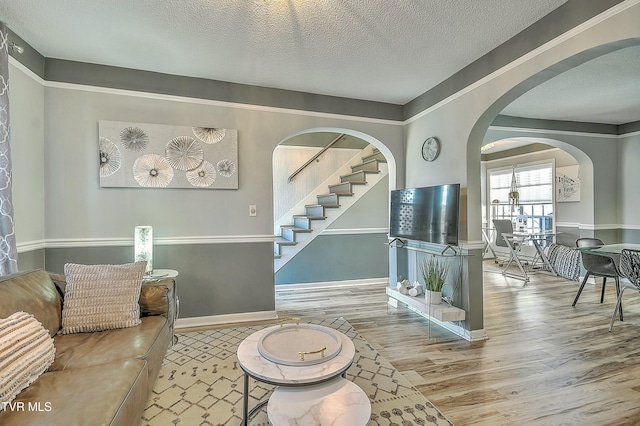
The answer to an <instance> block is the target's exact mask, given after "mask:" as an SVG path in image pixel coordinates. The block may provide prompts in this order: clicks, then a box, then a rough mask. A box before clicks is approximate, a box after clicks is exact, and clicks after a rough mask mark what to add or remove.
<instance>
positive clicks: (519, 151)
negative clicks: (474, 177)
mask: <svg viewBox="0 0 640 426" xmlns="http://www.w3.org/2000/svg"><path fill="white" fill-rule="evenodd" d="M552 148H553V147H552V146H549V145H545V144H542V143H532V144H531V145H525V146H521V147H518V148H513V149H505V150H504V151H499V152H494V153H491V154H481V155H480V158H481V160H482V161H493V160H500V159H503V158H509V157H514V156H516V155H524V154H533V153H534V152H540V151H546V150H548V149H552Z"/></svg>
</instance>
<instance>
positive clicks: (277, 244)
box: [273, 236, 298, 259]
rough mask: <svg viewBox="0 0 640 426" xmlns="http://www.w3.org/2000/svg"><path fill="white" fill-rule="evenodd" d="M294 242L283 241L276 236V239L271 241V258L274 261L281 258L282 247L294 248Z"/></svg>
mask: <svg viewBox="0 0 640 426" xmlns="http://www.w3.org/2000/svg"><path fill="white" fill-rule="evenodd" d="M296 244H298V243H296V242H295V241H289V240H285V239H284V238H282V237H279V236H276V239H275V240H274V241H273V257H274V258H276V259H280V258H281V257H282V247H283V246H295V245H296Z"/></svg>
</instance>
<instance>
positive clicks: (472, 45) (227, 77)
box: [0, 0, 640, 124]
mask: <svg viewBox="0 0 640 426" xmlns="http://www.w3.org/2000/svg"><path fill="white" fill-rule="evenodd" d="M565 2H566V0H509V1H505V0H400V1H395V2H389V1H383V0H109V1H87V0H55V1H53V0H0V20H2V21H4V22H5V23H6V24H7V25H8V26H9V28H11V29H12V30H13V31H14V32H15V33H16V34H18V35H19V36H20V37H22V38H23V39H24V40H25V41H26V42H28V43H29V44H30V45H31V46H33V47H34V48H35V49H36V50H38V51H39V52H40V53H41V54H42V55H44V56H46V57H49V58H59V59H67V60H75V61H82V62H90V63H97V64H104V65H112V66H120V67H126V68H135V69H142V70H148V71H156V72H162V73H169V74H177V75H184V76H192V77H203V78H209V79H214V80H222V81H229V82H236V83H244V84H251V85H258V86H265V87H273V88H281V89H289V90H297V91H303V92H309V93H318V94H325V95H334V96H342V97H347V98H355V99H365V100H374V101H382V102H390V103H395V104H405V103H407V102H409V101H410V100H412V99H414V98H416V97H417V96H419V95H421V94H422V93H424V92H426V91H427V90H429V89H431V88H433V87H434V86H435V85H437V84H438V83H440V82H442V81H443V80H445V79H446V78H448V77H450V76H451V75H453V74H454V73H455V72H457V71H459V70H460V69H462V68H464V67H465V66H466V65H468V64H470V63H471V62H473V61H474V60H476V59H478V58H479V57H481V56H483V55H484V54H486V53H487V52H489V51H490V50H492V49H493V48H495V47H497V46H498V45H500V44H501V43H503V42H505V41H506V40H508V39H510V38H511V37H513V36H514V35H516V34H517V33H519V32H520V31H522V30H523V29H525V28H526V27H528V26H529V25H531V24H532V23H534V22H536V21H537V20H539V19H540V18H542V17H543V16H544V15H546V14H548V13H549V12H551V11H553V10H554V9H556V8H557V7H559V6H561V5H562V4H563V3H565ZM638 75H640V48H638V47H634V48H626V49H622V50H621V51H618V52H614V53H611V54H608V55H605V56H603V57H600V58H597V59H595V60H593V61H590V62H588V63H586V64H583V65H581V66H579V67H576V68H574V69H572V70H569V71H567V72H565V73H563V74H561V75H559V76H558V77H556V78H554V79H552V80H549V81H548V82H546V83H544V84H542V85H540V86H538V87H537V88H535V89H533V90H532V91H530V92H528V93H526V94H525V95H524V96H522V97H521V98H519V99H518V100H516V101H515V102H514V103H512V104H511V105H509V106H508V107H507V108H506V109H505V110H504V111H503V114H506V115H512V116H516V117H527V118H541V119H555V120H570V121H586V122H596V123H609V124H623V123H629V122H634V121H639V120H640V108H639V106H638V105H640V104H639V103H638V99H640V84H638Z"/></svg>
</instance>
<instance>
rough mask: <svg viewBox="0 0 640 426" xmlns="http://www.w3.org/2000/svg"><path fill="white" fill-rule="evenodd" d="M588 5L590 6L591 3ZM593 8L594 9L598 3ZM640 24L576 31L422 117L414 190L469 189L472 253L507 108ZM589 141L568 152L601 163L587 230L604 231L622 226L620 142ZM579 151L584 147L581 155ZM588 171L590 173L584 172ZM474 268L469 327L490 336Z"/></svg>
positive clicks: (638, 33) (411, 171) (408, 131)
mask: <svg viewBox="0 0 640 426" xmlns="http://www.w3.org/2000/svg"><path fill="white" fill-rule="evenodd" d="M582 4H583V5H585V4H584V2H583V3H582ZM589 5H590V6H594V3H589ZM572 6H576V7H577V6H578V3H572ZM585 6H586V5H585ZM638 19H640V6H639V5H637V4H634V5H630V6H629V8H628V9H626V10H624V12H622V13H619V14H615V15H613V16H610V17H608V18H606V19H603V20H600V21H593V22H590V23H589V24H588V25H585V26H583V27H582V28H581V30H580V31H576V33H575V34H574V35H573V36H572V37H571V38H567V39H563V40H557V41H556V42H555V43H552V44H549V45H547V46H546V47H545V48H543V49H540V50H539V51H537V52H536V53H535V54H532V55H530V57H527V58H521V59H520V60H518V61H517V63H514V64H511V66H509V67H505V68H504V69H500V70H498V71H497V72H495V73H493V74H492V75H491V77H490V78H487V79H485V80H474V82H475V83H476V84H474V85H470V86H468V87H467V88H466V90H464V91H462V92H459V93H457V94H456V96H453V97H451V98H449V99H447V100H445V101H442V102H440V103H438V104H437V105H435V106H434V107H433V108H431V109H429V110H426V111H423V112H422V113H421V114H419V115H417V116H416V117H415V119H413V120H411V121H410V122H408V123H407V126H406V127H405V135H406V152H407V153H406V159H407V163H406V186H407V187H415V186H426V185H437V184H444V183H451V182H459V183H461V185H462V187H465V188H467V209H466V211H464V212H463V216H464V218H465V220H466V222H465V223H466V225H467V227H468V229H467V231H468V232H467V233H466V234H465V235H467V239H468V241H467V242H466V243H467V244H468V245H469V246H470V247H471V248H472V249H476V248H477V247H479V246H482V243H481V226H482V214H481V206H482V203H481V190H480V179H479V176H480V173H481V170H480V146H481V145H482V141H483V139H484V136H485V134H486V132H487V129H488V128H489V125H490V124H491V122H492V121H493V120H494V118H495V117H496V116H497V115H498V114H499V113H500V111H501V110H502V109H503V108H504V107H505V106H506V105H508V104H509V103H510V102H511V101H512V100H514V99H516V98H517V97H518V96H520V95H521V94H522V93H524V92H525V91H526V90H527V88H529V87H531V86H529V84H533V81H534V77H540V78H537V79H535V81H537V83H540V82H541V81H540V80H544V78H543V77H546V78H550V77H551V76H553V75H554V73H553V72H547V71H548V70H549V69H551V68H552V67H553V66H555V65H556V64H558V63H560V62H561V61H563V60H565V59H567V58H570V57H573V56H574V55H578V54H580V53H582V52H584V51H586V50H589V49H591V48H594V47H596V46H602V45H605V44H608V43H614V42H617V41H619V40H626V39H632V38H638V37H640V27H638V25H637V22H638ZM560 24H562V23H560ZM559 27H562V25H559ZM541 36H542V37H543V36H544V35H541ZM612 48H613V47H612ZM599 52H600V53H601V54H604V53H606V49H599ZM482 63H483V64H485V65H487V66H488V65H489V64H490V57H487V58H482ZM429 136H438V137H439V138H440V139H441V141H442V150H441V153H440V157H439V158H438V159H437V160H436V161H435V162H433V163H427V162H424V161H422V159H421V158H420V155H419V153H420V149H421V146H422V143H423V142H424V140H425V139H426V138H428V137H429ZM531 136H534V137H539V134H537V133H536V132H532V135H531ZM565 136H570V135H565ZM576 139H577V138H576ZM582 139H583V140H582V141H580V142H578V141H575V142H574V144H575V145H570V144H569V143H567V145H566V147H567V148H565V147H563V149H565V150H566V151H567V152H569V153H571V155H572V156H573V157H575V158H576V159H577V160H578V161H579V162H580V164H581V166H582V164H583V163H582V161H583V158H585V157H591V156H593V157H594V158H595V161H598V163H597V167H594V172H593V176H592V177H591V179H592V180H593V183H592V186H593V188H594V194H596V195H595V196H594V205H597V206H598V209H595V212H594V213H593V214H592V219H591V220H590V221H588V222H586V223H591V224H593V226H594V227H597V226H599V225H600V224H611V223H614V224H615V223H616V214H615V211H616V209H615V208H613V209H610V208H608V207H607V205H613V206H615V205H616V203H617V196H616V193H617V190H616V182H617V180H616V179H615V178H614V179H611V176H617V175H616V166H617V157H618V152H617V146H616V143H615V139H614V140H612V141H610V142H609V143H606V144H604V148H603V141H602V140H601V139H600V140H593V139H587V138H582ZM576 146H580V149H578V148H576ZM571 148H573V151H572V150H571ZM603 151H604V152H603ZM581 156H582V158H581ZM585 161H586V160H585ZM582 169H583V170H584V167H583V168H582ZM587 178H589V177H587ZM600 205H602V207H603V208H602V210H600V208H599V206H600ZM590 210H591V211H593V210H594V209H593V208H591V209H590ZM466 263H467V271H468V272H469V275H468V277H469V278H468V279H469V282H468V293H467V294H468V303H469V308H468V311H467V317H468V318H469V321H467V324H466V326H467V327H469V329H470V330H479V329H482V328H483V320H482V318H483V316H484V315H483V310H484V305H483V302H482V300H481V298H475V297H472V295H474V294H480V293H481V292H482V285H483V283H482V275H481V274H474V273H472V272H473V271H480V270H481V263H482V257H481V256H469V257H468V259H467V261H466Z"/></svg>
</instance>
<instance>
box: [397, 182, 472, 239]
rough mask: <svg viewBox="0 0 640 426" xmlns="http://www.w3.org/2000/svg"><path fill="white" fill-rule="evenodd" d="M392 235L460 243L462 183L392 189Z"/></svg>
mask: <svg viewBox="0 0 640 426" xmlns="http://www.w3.org/2000/svg"><path fill="white" fill-rule="evenodd" d="M390 198H391V211H390V226H389V236H390V237H391V238H402V239H409V240H417V241H424V242H428V243H435V244H443V245H452V246H457V245H458V219H459V216H460V184H458V183H456V184H450V185H439V186H429V187H424V188H412V189H396V190H393V191H391V197H390Z"/></svg>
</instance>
